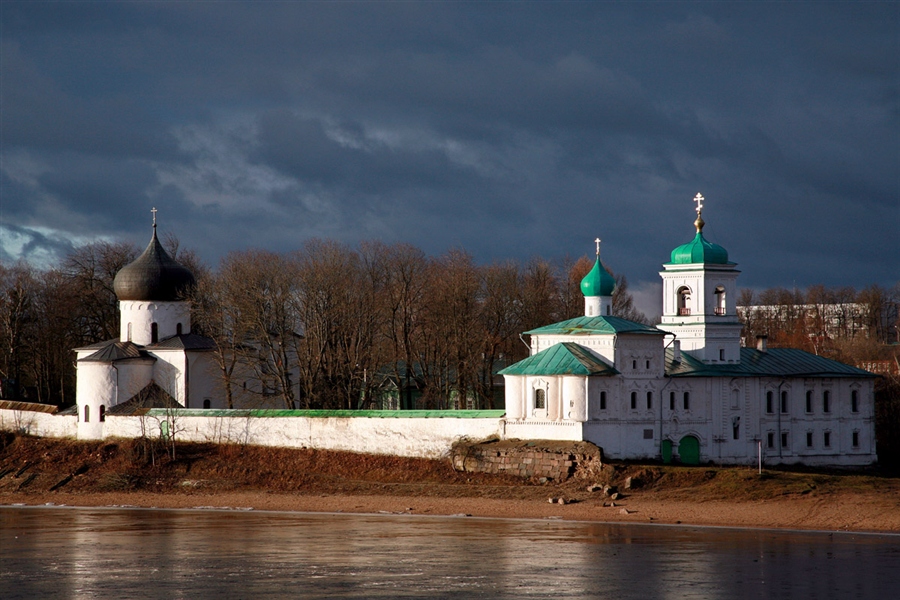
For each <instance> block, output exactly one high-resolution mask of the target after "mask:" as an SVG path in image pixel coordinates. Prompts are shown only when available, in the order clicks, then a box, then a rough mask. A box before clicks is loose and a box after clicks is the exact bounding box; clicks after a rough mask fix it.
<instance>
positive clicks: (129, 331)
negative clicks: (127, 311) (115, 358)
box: [125, 323, 131, 342]
mask: <svg viewBox="0 0 900 600" xmlns="http://www.w3.org/2000/svg"><path fill="white" fill-rule="evenodd" d="M125 341H126V342H130V341H131V323H129V324H128V334H127V337H126V338H125Z"/></svg>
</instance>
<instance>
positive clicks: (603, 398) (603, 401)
mask: <svg viewBox="0 0 900 600" xmlns="http://www.w3.org/2000/svg"><path fill="white" fill-rule="evenodd" d="M600 410H606V392H600Z"/></svg>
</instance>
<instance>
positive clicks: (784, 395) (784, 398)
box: [781, 390, 788, 413]
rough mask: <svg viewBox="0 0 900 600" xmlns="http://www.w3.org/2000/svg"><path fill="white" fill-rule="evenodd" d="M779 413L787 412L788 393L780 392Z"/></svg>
mask: <svg viewBox="0 0 900 600" xmlns="http://www.w3.org/2000/svg"><path fill="white" fill-rule="evenodd" d="M781 412H783V413H786V412H788V393H787V391H784V390H782V392H781Z"/></svg>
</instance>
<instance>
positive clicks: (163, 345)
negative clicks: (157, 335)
mask: <svg viewBox="0 0 900 600" xmlns="http://www.w3.org/2000/svg"><path fill="white" fill-rule="evenodd" d="M146 348H147V350H157V349H160V350H162V349H175V350H215V349H216V344H215V342H213V341H212V339H211V338H208V337H206V336H203V335H197V334H196V333H183V334H181V335H173V336H172V337H170V338H166V339H164V340H162V341H161V342H157V343H155V344H150V345H149V346H147V347H146Z"/></svg>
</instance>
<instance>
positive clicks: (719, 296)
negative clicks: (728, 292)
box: [715, 285, 725, 315]
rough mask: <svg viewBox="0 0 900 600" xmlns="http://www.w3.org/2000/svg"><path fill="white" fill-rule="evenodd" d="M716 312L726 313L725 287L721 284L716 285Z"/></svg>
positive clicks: (718, 313)
mask: <svg viewBox="0 0 900 600" xmlns="http://www.w3.org/2000/svg"><path fill="white" fill-rule="evenodd" d="M715 294H716V314H717V315H724V314H725V288H724V287H722V286H721V285H720V286H717V287H716V292H715Z"/></svg>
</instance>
